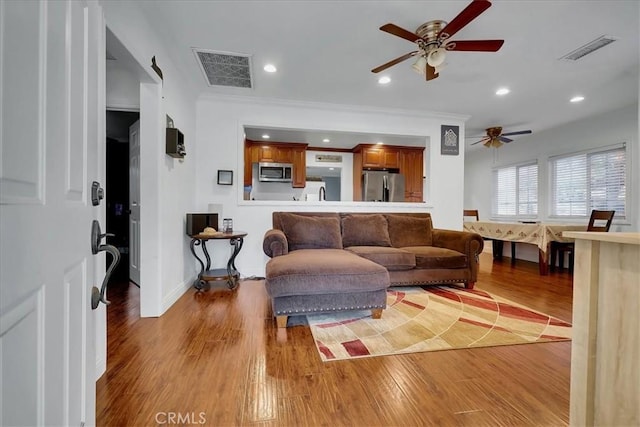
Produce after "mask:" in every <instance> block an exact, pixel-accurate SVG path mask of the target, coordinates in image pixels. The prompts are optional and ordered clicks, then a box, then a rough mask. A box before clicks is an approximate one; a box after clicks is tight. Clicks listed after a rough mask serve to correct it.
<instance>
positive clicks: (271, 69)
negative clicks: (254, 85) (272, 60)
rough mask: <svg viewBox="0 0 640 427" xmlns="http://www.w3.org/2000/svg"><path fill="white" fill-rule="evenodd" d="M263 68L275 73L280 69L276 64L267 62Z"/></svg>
mask: <svg viewBox="0 0 640 427" xmlns="http://www.w3.org/2000/svg"><path fill="white" fill-rule="evenodd" d="M263 70H265V71H266V72H267V73H275V72H276V71H278V69H277V68H276V66H275V65H273V64H267V65H265V66H264V68H263Z"/></svg>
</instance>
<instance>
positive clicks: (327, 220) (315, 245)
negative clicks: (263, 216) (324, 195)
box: [274, 212, 342, 251]
mask: <svg viewBox="0 0 640 427" xmlns="http://www.w3.org/2000/svg"><path fill="white" fill-rule="evenodd" d="M277 220H278V223H279V224H278V225H279V227H278V228H280V229H281V230H282V231H283V232H284V234H285V236H286V237H287V242H288V243H289V251H295V250H298V249H325V248H326V249H342V238H341V235H340V219H339V217H338V214H333V215H323V216H310V215H298V214H293V213H288V212H278V216H277ZM275 222H276V215H275V212H274V226H276V224H275Z"/></svg>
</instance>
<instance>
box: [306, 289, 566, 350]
mask: <svg viewBox="0 0 640 427" xmlns="http://www.w3.org/2000/svg"><path fill="white" fill-rule="evenodd" d="M307 320H308V322H309V326H310V327H311V332H312V333H313V337H314V339H315V342H316V346H317V348H318V352H319V353H320V357H321V358H322V360H323V361H329V360H341V359H351V358H359V357H372V356H383V355H391V354H401V353H414V352H421V351H436V350H451V349H460V348H473V347H491V346H498V345H513V344H527V343H539V342H549V341H566V340H569V339H571V324H570V323H567V322H564V321H562V320H560V319H556V318H553V317H551V316H548V315H546V314H543V313H540V312H538V311H535V310H532V309H530V308H527V307H525V306H522V305H520V304H516V303H514V302H512V301H509V300H506V299H504V298H500V297H498V296H496V295H491V294H489V293H487V292H485V291H482V290H479V289H473V290H469V289H461V288H454V287H447V286H425V287H424V288H421V287H417V286H414V287H404V288H391V289H389V290H388V291H387V308H386V309H385V310H384V311H383V312H382V319H377V320H376V319H372V318H371V311H345V312H340V313H333V314H318V315H309V316H307Z"/></svg>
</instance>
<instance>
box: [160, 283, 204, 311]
mask: <svg viewBox="0 0 640 427" xmlns="http://www.w3.org/2000/svg"><path fill="white" fill-rule="evenodd" d="M194 280H196V278H195V276H194V277H191V278H189V279H187V280H186V281H184V282H182V283H181V284H179V285H178V286H176V288H175V289H174V290H173V291H171V292H170V293H169V294H168V295H167V296H165V297H164V298H163V299H162V312H161V313H160V315H162V314H164V313H165V312H166V311H167V310H168V309H169V308H170V307H171V306H172V305H173V304H175V303H176V301H178V299H180V297H181V296H182V295H184V294H185V292H187V291H188V290H189V288H190V287H191V285H193V281H194Z"/></svg>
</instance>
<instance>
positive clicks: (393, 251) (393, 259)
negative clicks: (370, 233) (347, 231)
mask: <svg viewBox="0 0 640 427" xmlns="http://www.w3.org/2000/svg"><path fill="white" fill-rule="evenodd" d="M345 249H346V250H348V251H349V252H353V253H354V254H356V255H359V256H361V257H363V258H366V259H368V260H371V261H373V262H375V263H376V264H380V265H382V266H384V267H385V268H386V269H387V270H389V271H396V270H411V269H412V268H416V256H415V255H414V254H413V253H411V252H407V251H405V250H403V249H398V248H391V247H385V246H349V247H347V248H345Z"/></svg>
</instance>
